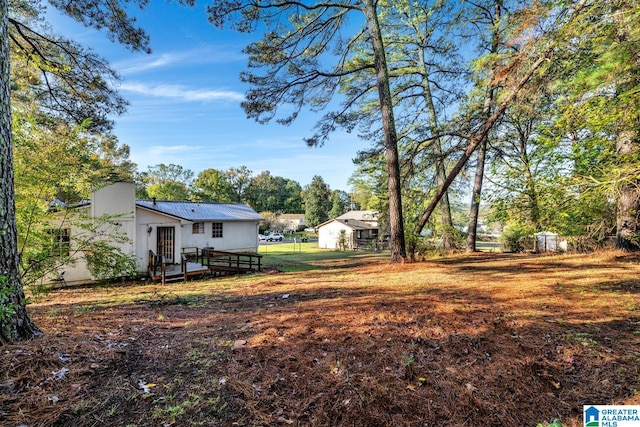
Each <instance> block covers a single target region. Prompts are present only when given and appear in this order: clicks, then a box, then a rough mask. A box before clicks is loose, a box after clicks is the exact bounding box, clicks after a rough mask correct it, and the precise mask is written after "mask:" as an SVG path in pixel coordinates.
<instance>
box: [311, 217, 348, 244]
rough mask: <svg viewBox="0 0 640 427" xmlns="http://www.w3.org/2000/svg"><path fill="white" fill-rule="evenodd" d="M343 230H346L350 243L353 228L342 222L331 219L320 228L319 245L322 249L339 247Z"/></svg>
mask: <svg viewBox="0 0 640 427" xmlns="http://www.w3.org/2000/svg"><path fill="white" fill-rule="evenodd" d="M341 230H344V231H345V232H346V237H347V242H349V243H348V244H350V242H351V235H352V234H353V230H352V229H351V228H349V227H347V226H346V225H344V224H343V223H341V222H338V221H331V222H328V223H325V224H324V225H322V226H320V227H319V228H318V247H319V248H320V249H338V239H339V238H340V231H341Z"/></svg>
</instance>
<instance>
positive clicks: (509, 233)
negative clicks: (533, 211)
mask: <svg viewBox="0 0 640 427" xmlns="http://www.w3.org/2000/svg"><path fill="white" fill-rule="evenodd" d="M532 235H533V230H532V229H531V228H529V227H526V226H524V225H522V224H519V223H512V224H508V225H507V226H505V227H504V230H502V235H501V236H500V238H499V241H500V244H501V245H502V250H503V251H505V252H522V251H523V250H524V249H525V247H524V245H523V240H524V239H526V238H527V237H531V236H532Z"/></svg>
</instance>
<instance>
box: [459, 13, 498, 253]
mask: <svg viewBox="0 0 640 427" xmlns="http://www.w3.org/2000/svg"><path fill="white" fill-rule="evenodd" d="M501 17H502V0H496V1H495V2H494V3H493V18H492V24H493V26H492V29H491V49H490V52H491V53H498V52H499V51H500V45H501V44H502V40H501V38H500V23H501V22H500V20H501ZM495 93H496V91H495V88H492V87H489V89H488V91H487V93H486V96H485V99H484V105H483V106H482V116H483V117H486V118H488V117H489V115H490V114H491V110H492V108H493V104H494V99H495ZM487 145H488V144H487V137H485V138H483V140H482V141H481V143H480V145H479V147H478V159H477V164H476V175H475V178H474V180H473V192H472V193H471V207H470V208H469V224H468V225H467V252H475V251H476V250H477V249H476V237H477V235H478V217H479V216H480V202H481V201H482V185H483V181H484V165H485V162H486V158H487Z"/></svg>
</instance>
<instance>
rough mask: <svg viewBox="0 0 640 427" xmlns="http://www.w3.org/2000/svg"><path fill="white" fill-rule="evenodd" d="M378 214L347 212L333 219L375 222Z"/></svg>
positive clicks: (373, 212) (372, 212) (371, 212)
mask: <svg viewBox="0 0 640 427" xmlns="http://www.w3.org/2000/svg"><path fill="white" fill-rule="evenodd" d="M379 218H380V213H379V212H377V211H349V212H346V213H343V214H342V215H340V216H338V217H336V218H335V219H357V220H358V221H377V220H378V219H379Z"/></svg>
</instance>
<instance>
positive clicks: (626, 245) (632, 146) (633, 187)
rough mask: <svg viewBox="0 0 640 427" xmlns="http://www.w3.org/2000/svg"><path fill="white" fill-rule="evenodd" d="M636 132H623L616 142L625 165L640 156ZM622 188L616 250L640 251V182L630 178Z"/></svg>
mask: <svg viewBox="0 0 640 427" xmlns="http://www.w3.org/2000/svg"><path fill="white" fill-rule="evenodd" d="M636 137H637V133H636V132H634V131H622V132H620V134H619V135H618V139H617V141H616V148H617V152H616V155H617V156H618V157H619V158H620V159H621V161H620V163H622V164H624V163H627V162H628V161H630V159H634V158H636V156H638V155H639V154H640V143H639V141H637V140H636ZM629 179H630V180H632V181H631V182H629V181H625V182H624V183H623V184H622V186H621V187H620V192H619V194H618V201H617V219H616V225H617V232H616V249H622V250H624V251H640V180H638V179H637V178H635V177H634V178H631V177H630V178H629Z"/></svg>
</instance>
